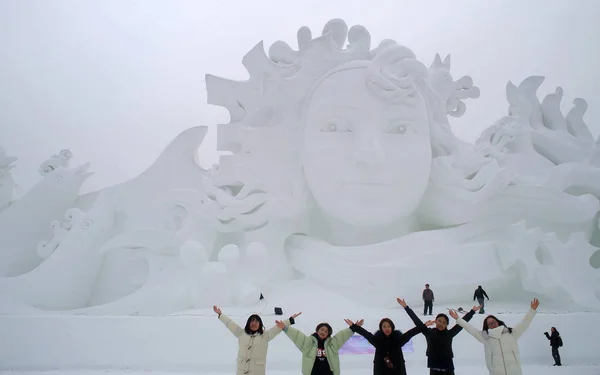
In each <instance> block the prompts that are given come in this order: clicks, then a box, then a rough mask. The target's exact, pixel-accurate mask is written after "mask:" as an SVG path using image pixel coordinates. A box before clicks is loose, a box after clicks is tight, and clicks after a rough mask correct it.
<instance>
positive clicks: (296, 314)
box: [292, 312, 302, 319]
mask: <svg viewBox="0 0 600 375" xmlns="http://www.w3.org/2000/svg"><path fill="white" fill-rule="evenodd" d="M300 315H302V312H299V313H295V314H294V315H292V318H294V319H296V318H297V317H299V316H300Z"/></svg>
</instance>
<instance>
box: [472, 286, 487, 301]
mask: <svg viewBox="0 0 600 375" xmlns="http://www.w3.org/2000/svg"><path fill="white" fill-rule="evenodd" d="M483 297H485V298H487V299H488V300H489V299H490V297H488V295H487V293H486V292H485V290H483V288H477V289H475V293H473V301H475V299H483Z"/></svg>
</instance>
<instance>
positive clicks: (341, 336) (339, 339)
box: [331, 328, 354, 352]
mask: <svg viewBox="0 0 600 375" xmlns="http://www.w3.org/2000/svg"><path fill="white" fill-rule="evenodd" d="M352 335H354V332H352V330H351V329H350V328H344V329H342V330H341V331H339V332H338V333H336V334H335V335H333V337H332V338H331V347H332V349H333V350H335V351H336V352H337V351H338V350H340V348H341V347H342V346H344V344H345V343H346V341H348V340H350V337H352Z"/></svg>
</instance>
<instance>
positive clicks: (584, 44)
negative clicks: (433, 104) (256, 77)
mask: <svg viewBox="0 0 600 375" xmlns="http://www.w3.org/2000/svg"><path fill="white" fill-rule="evenodd" d="M331 18H343V19H344V20H346V22H347V23H348V25H350V26H351V25H354V24H362V25H364V26H366V27H367V29H369V31H370V32H371V35H372V40H373V44H374V45H376V44H377V43H379V41H380V40H381V39H385V38H391V39H395V40H396V41H397V42H399V43H401V44H404V45H406V46H408V47H410V48H411V49H413V51H415V53H416V54H417V57H418V58H419V59H421V60H422V61H423V62H425V63H426V64H427V65H429V63H430V62H431V61H432V59H433V57H434V55H435V53H436V52H439V53H440V54H442V57H443V56H444V55H445V54H447V53H451V54H452V65H453V70H452V71H453V74H454V76H455V78H458V77H460V76H462V75H464V74H468V75H471V76H472V77H473V79H474V81H475V83H476V85H478V86H479V87H480V88H481V91H482V95H481V97H480V98H479V99H478V100H476V101H472V100H471V101H468V107H467V108H468V109H467V114H466V115H465V116H464V117H462V118H459V119H456V120H453V128H454V131H455V133H456V134H457V135H459V136H460V137H461V138H463V139H465V140H469V141H473V140H474V139H476V138H477V137H478V136H479V134H480V133H481V131H482V130H483V129H484V128H486V127H487V126H489V125H491V124H492V123H493V122H494V121H495V120H497V119H498V118H500V117H501V116H503V115H505V114H506V111H507V106H508V105H507V103H506V100H505V85H506V82H507V81H508V80H512V81H513V82H514V83H516V84H518V83H519V82H520V81H521V80H522V79H524V78H525V77H527V76H529V75H544V76H546V82H545V84H544V85H543V86H542V88H541V90H540V94H545V93H549V92H550V91H553V90H554V89H555V87H556V86H562V87H563V88H564V90H565V98H564V101H563V107H564V108H565V110H568V108H570V104H571V101H572V100H573V98H575V97H583V98H584V99H586V100H587V101H588V104H589V107H590V108H589V111H588V113H587V115H586V117H585V119H586V121H587V123H588V126H589V127H590V128H591V130H592V133H593V134H594V135H597V134H598V133H599V132H600V71H599V69H600V22H599V21H598V20H599V19H600V1H597V0H504V1H499V0H437V1H434V0H430V1H401V0H360V1H359V0H330V1H323V0H320V1H317V0H298V1H289V0H254V1H248V0H220V1H208V0H137V1H133V0H97V1H92V0H0V145H1V146H3V147H4V148H5V150H6V151H7V153H8V154H9V155H11V156H16V157H18V158H19V161H18V167H17V169H16V170H15V172H14V176H15V179H16V180H17V183H19V184H20V185H21V186H23V187H25V188H28V187H30V186H31V185H32V184H33V183H35V182H36V181H38V180H39V179H40V178H41V177H40V176H39V175H38V174H37V169H38V166H39V164H40V163H41V162H43V161H44V160H46V159H47V158H48V157H49V156H50V155H52V154H54V153H56V152H58V151H59V150H60V149H61V148H69V149H71V150H72V151H73V153H74V158H73V161H72V163H73V164H79V163H83V162H87V161H90V162H91V163H92V170H93V171H94V172H95V173H96V174H95V175H94V176H92V177H91V178H90V179H89V180H88V182H87V183H86V185H85V186H84V190H85V191H89V190H95V189H98V188H101V187H104V186H108V185H112V184H115V183H119V182H122V181H125V180H128V179H130V178H133V177H135V176H136V175H137V174H138V173H141V172H142V171H143V170H144V169H146V168H147V167H148V166H149V165H150V164H151V163H152V162H153V161H154V159H155V158H156V157H157V156H158V155H159V153H160V152H161V151H162V149H163V148H164V147H165V146H166V145H167V144H168V143H169V142H170V141H171V139H172V138H174V137H175V136H176V135H177V134H178V133H180V132H181V131H182V130H184V129H186V128H188V127H191V126H197V125H207V126H209V127H210V132H209V136H208V138H207V140H206V141H205V144H204V145H203V146H202V148H201V150H200V156H201V162H202V164H203V165H204V166H205V167H209V166H210V165H212V164H213V163H215V162H217V159H218V157H217V153H216V151H215V137H216V131H215V124H217V123H225V122H227V121H228V115H227V112H226V111H225V110H224V109H222V108H219V107H214V106H209V105H207V104H206V93H205V85H204V74H205V73H212V74H216V75H221V76H225V77H229V78H234V79H244V78H247V74H246V71H245V70H244V68H243V66H242V64H241V59H242V57H243V55H244V54H245V53H246V52H247V51H248V50H249V49H250V48H251V47H253V46H254V45H255V44H256V43H257V42H259V41H260V40H264V41H265V45H266V46H267V47H268V46H269V45H270V44H271V43H273V42H274V41H276V40H279V39H281V40H285V41H287V42H289V43H290V44H291V45H292V46H294V47H295V46H296V31H297V29H298V28H299V27H301V26H303V25H307V26H309V27H310V28H311V29H312V30H313V35H320V32H321V30H322V28H323V26H324V24H325V23H326V22H327V21H328V20H329V19H331Z"/></svg>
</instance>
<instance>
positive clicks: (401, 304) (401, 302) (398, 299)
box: [396, 297, 408, 307]
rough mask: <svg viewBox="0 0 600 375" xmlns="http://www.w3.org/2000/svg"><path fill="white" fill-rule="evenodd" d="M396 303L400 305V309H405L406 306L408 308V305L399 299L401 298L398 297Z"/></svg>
mask: <svg viewBox="0 0 600 375" xmlns="http://www.w3.org/2000/svg"><path fill="white" fill-rule="evenodd" d="M396 301H398V303H399V304H400V306H402V307H406V306H408V305H407V304H406V301H405V300H403V299H401V298H399V297H398V298H396Z"/></svg>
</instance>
